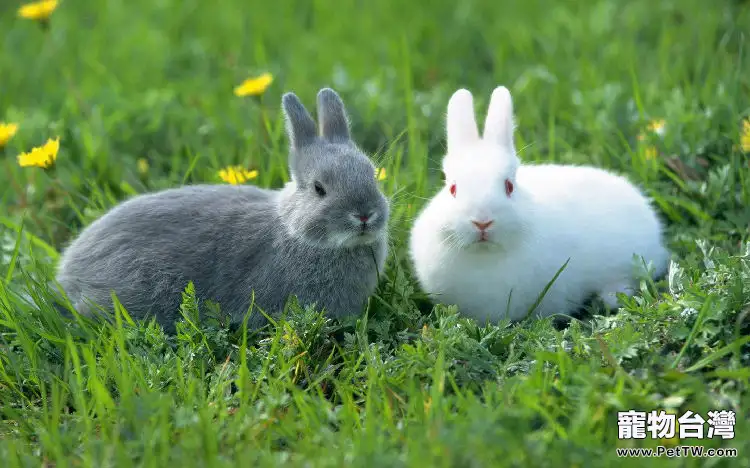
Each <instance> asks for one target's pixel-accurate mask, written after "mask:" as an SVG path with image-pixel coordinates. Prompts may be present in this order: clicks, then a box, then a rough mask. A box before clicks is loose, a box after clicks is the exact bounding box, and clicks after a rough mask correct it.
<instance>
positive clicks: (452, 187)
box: [450, 184, 456, 197]
mask: <svg viewBox="0 0 750 468" xmlns="http://www.w3.org/2000/svg"><path fill="white" fill-rule="evenodd" d="M450 191H451V195H453V196H454V197H455V196H456V184H451V188H450Z"/></svg>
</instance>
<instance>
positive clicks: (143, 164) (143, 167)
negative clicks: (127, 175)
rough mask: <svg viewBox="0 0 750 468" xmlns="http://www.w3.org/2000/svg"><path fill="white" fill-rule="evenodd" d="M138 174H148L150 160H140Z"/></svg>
mask: <svg viewBox="0 0 750 468" xmlns="http://www.w3.org/2000/svg"><path fill="white" fill-rule="evenodd" d="M137 165H138V172H140V173H141V174H145V173H147V172H148V160H147V159H146V158H140V159H139V160H138V162H137Z"/></svg>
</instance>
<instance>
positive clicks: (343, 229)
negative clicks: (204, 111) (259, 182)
mask: <svg viewBox="0 0 750 468" xmlns="http://www.w3.org/2000/svg"><path fill="white" fill-rule="evenodd" d="M337 102H338V103H337ZM318 104H319V108H318V114H319V119H321V130H322V131H323V132H324V133H326V134H327V136H328V137H333V141H334V142H332V141H331V140H329V139H328V138H321V137H320V136H319V135H317V133H316V127H315V123H314V122H313V120H312V118H311V117H310V115H309V114H308V113H307V111H306V110H305V107H304V106H303V105H302V104H301V103H300V101H299V99H297V97H296V96H295V95H294V94H292V93H287V94H286V95H284V97H283V99H282V106H283V110H284V114H285V116H286V119H287V133H288V137H289V140H290V147H291V149H290V154H289V166H290V171H291V173H292V181H291V182H289V183H288V184H287V185H286V186H285V187H284V188H283V189H281V190H268V189H261V188H258V187H253V186H231V185H192V186H184V187H181V188H174V189H168V190H164V191H161V192H156V193H152V194H144V195H139V196H137V197H134V198H132V199H130V200H127V201H125V202H123V203H121V204H119V205H118V206H116V207H114V208H113V209H112V210H110V211H109V212H108V213H106V214H105V215H104V216H102V217H101V218H100V219H98V220H96V221H94V222H93V223H92V224H91V225H90V226H89V227H88V228H86V229H85V230H84V231H83V232H82V233H81V234H80V236H79V237H78V238H77V239H76V240H75V241H74V242H72V243H71V245H70V246H69V247H68V248H67V249H66V250H65V252H63V256H62V259H61V261H60V264H59V266H58V277H57V279H58V281H59V282H60V284H61V285H62V287H63V288H64V290H65V291H66V293H67V294H68V297H69V298H70V299H71V301H72V303H73V305H74V306H75V308H76V310H78V311H79V312H80V313H82V314H90V313H91V312H92V307H93V306H92V305H90V304H89V301H91V302H93V304H97V305H99V306H101V307H104V308H106V309H107V310H110V311H111V310H112V301H111V292H112V291H114V293H115V294H116V295H117V298H118V300H119V301H120V302H121V303H122V304H123V306H124V307H125V309H126V310H127V311H128V313H130V314H131V315H132V316H133V317H134V318H145V317H147V316H150V315H155V316H156V317H157V320H158V321H159V323H160V324H161V325H162V326H164V327H165V329H167V330H168V331H173V330H174V322H175V320H177V319H178V318H179V311H178V307H179V304H180V300H181V294H180V293H181V292H182V291H183V290H184V288H185V286H186V285H187V283H188V281H190V280H192V281H193V282H194V284H195V288H196V293H197V295H198V297H200V298H201V299H210V300H213V301H216V302H218V303H219V304H220V305H221V307H222V310H223V311H225V312H228V313H230V314H231V316H232V320H233V321H234V322H236V323H237V322H240V321H241V320H242V319H243V318H244V316H245V314H246V313H247V311H248V309H249V306H250V301H251V297H252V296H251V294H252V291H253V290H254V292H255V304H256V305H257V306H258V307H260V308H261V309H263V310H264V311H265V312H266V313H269V314H271V315H273V314H274V313H276V312H279V311H281V310H282V309H283V307H284V305H285V303H286V301H287V300H288V297H289V295H290V294H295V295H297V296H298V298H299V299H300V302H301V303H303V304H312V303H316V304H317V305H318V307H324V308H325V309H326V312H327V314H329V315H330V316H332V317H344V316H349V315H352V314H358V313H361V311H362V308H363V306H364V304H365V303H366V301H367V299H368V297H369V296H370V295H371V294H372V293H373V292H374V289H375V287H376V286H377V282H378V276H377V275H378V272H381V271H382V270H383V267H384V264H385V258H386V255H387V221H388V218H389V210H390V208H389V204H388V201H387V199H386V197H385V196H384V195H383V194H382V193H381V192H380V190H379V189H378V186H377V182H376V180H375V167H374V166H373V164H372V162H371V161H370V160H369V158H368V157H367V156H366V155H365V154H364V153H362V152H361V151H360V150H359V149H358V148H357V146H356V145H355V143H353V142H352V141H351V140H350V139H348V138H346V139H344V138H343V137H344V135H345V134H344V130H345V131H346V135H347V136H348V132H349V130H348V123H347V119H346V113H345V110H344V107H343V103H341V100H340V98H339V97H338V95H336V93H335V92H334V91H333V90H330V89H323V90H321V91H320V93H319V94H318ZM342 118H343V120H342ZM342 122H343V125H344V127H345V128H342ZM311 124H312V127H311ZM311 131H312V132H313V133H312V134H311ZM316 182H318V185H319V188H323V189H324V190H325V195H324V196H321V195H320V194H319V193H318V191H316ZM364 215H369V217H370V219H369V221H368V223H367V224H366V225H364V227H363V224H362V223H361V221H360V220H359V219H358V217H359V216H364ZM264 323H265V318H264V317H263V316H262V315H261V314H257V313H254V314H253V315H252V316H251V318H250V322H249V326H251V327H253V328H255V327H258V326H261V325H263V324H264Z"/></svg>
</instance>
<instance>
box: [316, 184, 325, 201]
mask: <svg viewBox="0 0 750 468" xmlns="http://www.w3.org/2000/svg"><path fill="white" fill-rule="evenodd" d="M314 185H315V192H316V193H317V194H318V195H320V196H321V197H324V196H325V195H326V189H324V188H323V185H322V184H321V183H320V182H318V181H315V184H314Z"/></svg>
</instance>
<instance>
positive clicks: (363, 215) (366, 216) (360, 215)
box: [353, 211, 374, 223]
mask: <svg viewBox="0 0 750 468" xmlns="http://www.w3.org/2000/svg"><path fill="white" fill-rule="evenodd" d="M373 215H374V213H373V212H372V211H368V212H367V213H362V212H360V213H357V214H355V215H353V216H354V217H355V218H356V219H357V220H359V222H361V223H366V222H367V221H369V220H370V218H372V216H373Z"/></svg>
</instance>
